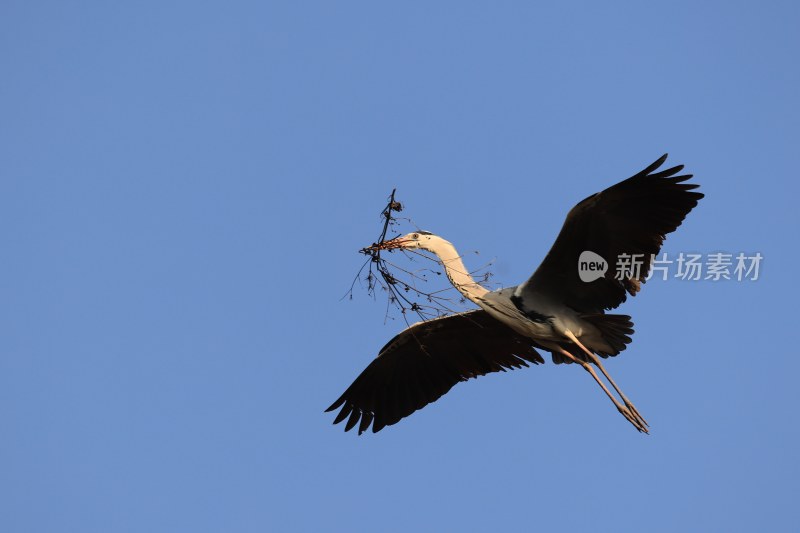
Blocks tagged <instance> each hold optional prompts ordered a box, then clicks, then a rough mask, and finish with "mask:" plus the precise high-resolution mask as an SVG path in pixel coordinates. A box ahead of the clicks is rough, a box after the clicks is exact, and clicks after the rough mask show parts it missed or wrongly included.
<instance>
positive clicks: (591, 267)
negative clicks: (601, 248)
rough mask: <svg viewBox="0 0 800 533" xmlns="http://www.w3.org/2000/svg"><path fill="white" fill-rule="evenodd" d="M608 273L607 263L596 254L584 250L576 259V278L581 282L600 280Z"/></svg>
mask: <svg viewBox="0 0 800 533" xmlns="http://www.w3.org/2000/svg"><path fill="white" fill-rule="evenodd" d="M607 271H608V263H607V262H606V260H605V259H603V258H602V257H600V256H599V255H597V254H596V253H594V252H592V251H589V250H586V251H583V252H581V255H580V257H579V258H578V276H580V278H581V281H584V282H586V283H590V282H592V281H594V280H596V279H600V278H602V277H603V276H604V275H605V273H606V272H607Z"/></svg>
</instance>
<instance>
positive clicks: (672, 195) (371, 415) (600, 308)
mask: <svg viewBox="0 0 800 533" xmlns="http://www.w3.org/2000/svg"><path fill="white" fill-rule="evenodd" d="M665 159H666V155H665V156H663V157H662V158H661V159H659V160H658V161H656V162H655V163H653V164H652V165H650V166H649V167H648V168H646V169H645V170H643V171H642V172H640V173H638V174H636V175H634V176H632V177H631V178H629V179H627V180H625V181H622V182H620V183H618V184H616V185H614V186H612V187H609V188H608V189H606V190H605V191H603V192H601V193H597V194H594V195H592V196H590V197H588V198H586V199H585V200H583V201H582V202H580V203H579V204H577V205H576V206H575V207H574V208H573V209H572V210H571V211H570V212H569V214H568V215H567V219H566V221H565V223H564V226H563V228H562V230H561V232H560V234H559V236H558V238H557V239H556V242H555V243H554V244H553V247H552V248H551V250H550V252H549V253H548V254H547V256H546V257H545V259H544V261H543V262H542V264H541V265H540V266H539V268H538V269H537V270H536V272H534V274H533V275H532V276H531V277H530V278H529V279H528V280H527V281H525V282H524V283H522V284H520V285H519V286H516V287H508V288H504V289H500V290H497V291H491V292H490V291H488V290H487V289H485V288H484V287H482V286H481V285H480V284H478V283H477V282H476V281H475V280H474V279H472V277H471V276H470V275H469V273H468V271H467V269H466V268H465V266H464V263H463V261H462V260H461V256H460V255H459V253H458V252H457V250H456V248H455V247H454V246H453V244H452V243H450V242H449V241H447V240H445V239H443V238H442V237H439V236H437V235H434V234H432V233H429V232H424V231H418V232H414V233H410V234H408V235H405V236H403V237H398V238H396V239H392V240H390V241H385V242H382V243H378V244H376V245H374V247H376V248H379V249H386V250H392V249H423V250H427V251H429V252H432V253H433V254H435V255H436V256H437V257H438V259H439V261H440V262H441V264H442V265H443V267H444V269H445V273H446V275H447V277H448V279H449V280H450V282H451V283H452V284H453V286H454V287H455V288H456V289H457V290H458V291H459V292H460V293H461V294H462V295H463V296H464V297H465V298H466V299H468V300H470V301H472V302H473V303H475V304H476V305H477V306H478V307H479V308H480V309H479V310H475V311H470V312H466V313H460V314H457V315H451V316H447V317H443V318H438V319H435V320H430V321H425V322H420V323H417V324H414V325H412V326H411V327H409V328H408V329H406V330H405V331H403V332H402V333H400V334H399V335H397V336H396V337H395V338H394V339H392V340H391V341H389V343H388V344H387V345H386V346H385V347H384V348H383V349H382V350H381V351H380V353H379V355H378V357H377V358H376V359H375V360H374V361H373V362H372V363H371V364H370V365H369V366H368V367H367V368H366V369H365V370H364V372H362V373H361V375H360V376H359V377H358V378H357V379H356V380H355V381H354V382H353V384H352V385H351V386H350V387H349V388H348V389H347V390H346V391H345V393H344V394H343V395H342V396H341V397H340V398H339V399H338V400H337V401H336V402H334V404H333V405H331V406H330V407H329V408H328V411H331V410H333V409H336V408H338V407H342V409H341V411H340V413H339V415H338V416H337V417H336V419H335V421H334V423H338V422H341V421H343V420H344V419H345V418H348V421H347V424H346V425H345V429H346V430H349V429H351V428H353V427H354V426H355V425H356V424H357V423H359V422H360V425H359V433H361V432H363V431H364V430H366V429H367V428H368V427H369V426H370V424H372V429H373V431H374V432H377V431H379V430H380V429H382V428H383V427H384V426H386V425H391V424H394V423H396V422H397V421H399V420H400V419H401V418H404V417H406V416H408V415H410V414H411V413H413V412H414V411H416V410H417V409H420V408H422V407H424V406H425V405H427V404H428V403H431V402H433V401H435V400H436V399H438V398H439V397H440V396H441V395H442V394H444V393H445V392H447V391H448V390H449V389H450V388H451V387H452V386H453V385H455V384H456V383H458V382H459V381H465V380H467V379H469V378H471V377H477V376H479V375H484V374H486V373H489V372H495V371H505V370H506V369H508V368H518V367H521V366H527V363H533V364H539V363H543V362H544V360H543V359H542V357H541V356H540V355H539V353H538V352H537V351H536V348H539V349H544V350H546V351H549V352H550V353H551V354H552V357H553V361H554V362H555V363H576V364H579V365H581V366H582V367H583V368H584V369H585V370H586V371H587V372H589V373H590V374H591V375H592V377H593V378H594V379H595V381H597V383H598V384H599V385H600V386H601V387H602V388H603V390H604V391H605V393H606V394H607V395H608V396H609V398H610V399H611V400H612V402H614V404H615V406H616V407H617V409H618V410H619V411H620V413H622V414H623V416H625V418H626V419H627V420H628V421H629V422H630V423H631V424H633V425H634V427H636V429H637V430H639V431H642V432H647V422H646V421H645V420H644V418H643V417H642V416H641V415H640V414H639V413H638V411H637V410H636V408H635V407H634V406H633V404H632V403H631V402H630V401H629V400H628V399H627V398H626V397H625V395H624V394H623V393H622V391H621V390H620V389H619V387H617V385H616V384H615V383H614V381H613V380H612V379H611V377H610V376H609V375H608V373H607V372H606V371H605V369H604V368H603V365H602V363H601V362H600V360H599V359H598V356H599V357H602V358H605V357H608V356H614V355H617V354H619V353H620V352H621V351H622V350H624V349H625V348H626V345H627V344H628V343H629V342H630V341H631V338H630V335H631V334H633V323H632V322H631V321H630V317H629V316H627V315H617V314H606V313H605V311H607V310H610V309H613V308H616V307H617V306H619V305H620V304H621V303H622V302H624V301H625V299H626V297H627V294H630V295H632V296H633V295H635V294H636V292H638V290H639V289H640V287H641V283H642V282H643V281H644V280H645V279H646V276H647V274H648V272H649V270H650V267H651V265H652V260H653V256H654V255H655V254H657V253H658V251H659V250H660V247H661V244H662V242H663V240H664V237H665V236H666V235H667V234H668V233H670V232H672V231H674V230H675V229H676V228H677V227H678V226H679V225H680V223H681V222H682V221H683V218H684V217H685V216H686V214H688V212H689V211H691V209H692V208H693V207H694V206H695V205H696V204H697V202H698V201H699V200H700V198H702V197H703V195H702V194H700V193H697V192H693V191H692V189H695V188H696V187H697V185H694V184H687V183H684V182H685V181H686V180H688V179H689V178H691V175H683V176H676V175H675V174H677V173H678V172H679V171H680V170H681V169H682V168H683V167H682V166H677V167H673V168H670V169H667V170H664V171H661V172H658V173H653V171H654V170H656V169H657V168H658V167H659V166H660V165H661V164H662V163H663V162H664V160H665ZM585 251H590V252H592V253H593V254H595V255H599V256H600V257H601V258H604V259H605V260H607V261H608V260H614V261H616V260H617V258H619V257H623V256H624V257H630V256H636V255H641V256H642V257H641V260H642V264H641V268H640V270H639V271H638V272H634V271H631V272H623V274H624V275H620V272H618V271H616V270H611V269H608V270H607V271H605V272H604V273H603V274H602V275H601V276H600V277H598V278H597V279H594V280H592V281H589V282H587V281H585V280H583V279H581V277H580V275H579V270H578V268H579V258H580V257H581V254H582V253H583V252H585ZM592 365H594V366H595V367H597V368H599V369H600V371H601V372H602V374H603V375H604V376H605V377H606V379H607V380H608V381H609V383H610V384H611V386H612V388H613V389H614V390H615V391H616V392H617V393H618V395H619V397H620V398H621V399H622V401H621V402H620V401H619V400H617V398H616V397H614V395H613V394H611V392H610V391H609V390H608V388H607V387H606V386H605V384H604V383H603V382H602V380H601V379H600V378H599V376H598V375H597V374H596V373H595V371H594V368H593V366H592Z"/></svg>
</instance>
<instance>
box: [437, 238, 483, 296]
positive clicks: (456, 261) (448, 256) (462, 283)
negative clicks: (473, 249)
mask: <svg viewBox="0 0 800 533" xmlns="http://www.w3.org/2000/svg"><path fill="white" fill-rule="evenodd" d="M430 251H431V252H433V253H434V254H436V255H437V256H438V257H439V260H440V261H441V262H442V266H444V272H445V274H446V275H447V277H448V279H449V280H450V283H452V284H453V287H455V288H456V289H457V290H458V292H460V293H461V294H463V295H464V297H465V298H466V299H468V300H470V301H472V302H474V303H478V299H479V298H481V297H482V296H483V295H484V294H486V293H487V292H489V291H488V290H486V289H484V288H483V287H481V286H480V285H479V284H478V282H477V281H475V280H474V279H472V276H470V275H469V271H467V268H466V267H465V266H464V261H462V260H461V256H460V255H459V253H458V252H457V251H456V249H455V247H454V246H453V245H452V244H450V243H449V242H447V241H445V240H444V239H442V240H440V241H437V242H436V244H435V246H431V249H430Z"/></svg>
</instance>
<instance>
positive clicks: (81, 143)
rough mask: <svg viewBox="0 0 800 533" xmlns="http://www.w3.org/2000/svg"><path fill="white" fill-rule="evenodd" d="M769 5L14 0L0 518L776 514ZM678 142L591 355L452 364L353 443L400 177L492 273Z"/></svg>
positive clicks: (777, 208)
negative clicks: (578, 363)
mask: <svg viewBox="0 0 800 533" xmlns="http://www.w3.org/2000/svg"><path fill="white" fill-rule="evenodd" d="M799 22H800V20H799V17H798V8H797V6H796V4H794V3H791V2H770V3H762V4H758V5H757V4H755V3H744V2H709V3H704V4H703V5H698V3H695V2H680V3H675V2H673V3H669V4H662V5H658V6H655V5H652V6H651V5H644V4H643V3H640V2H627V3H590V2H585V3H580V2H569V3H567V2H564V3H560V4H558V5H557V6H550V7H547V6H542V5H535V4H533V3H527V2H503V3H500V4H495V5H490V4H488V3H470V2H467V3H465V2H439V3H435V4H433V3H412V4H410V5H399V4H397V3H395V4H394V5H388V4H387V3H381V5H375V3H368V2H363V3H353V2H321V3H300V2H267V3H262V2H225V3H221V2H220V3H208V2H203V3H196V2H151V3H133V4H127V5H123V4H120V3H102V2H96V3H93V2H73V3H68V2H49V3H48V2H44V3H41V2H14V1H7V2H3V4H2V6H0V71H2V73H3V75H2V80H3V81H2V82H1V83H0V246H2V252H3V253H2V268H1V269H0V272H1V273H2V275H1V276H0V295H1V297H0V332H2V334H1V335H0V427H2V433H3V438H2V439H0V470H1V471H2V476H0V502H2V503H0V529H2V530H3V531H14V532H28V531H30V532H44V531H80V532H84V533H85V532H93V531H97V532H101V531H102V532H107V531H114V532H125V531H148V532H153V531H196V532H200V531H209V532H211V531H245V532H247V531H351V530H358V529H361V530H377V531H447V530H451V531H452V530H459V531H487V530H502V531H530V530H532V529H534V528H536V529H540V530H543V531H550V530H556V529H559V530H563V531H585V530H587V529H592V530H598V531H612V530H613V531H641V530H643V529H646V530H650V531H676V530H685V531H753V530H770V531H781V530H784V531H787V530H791V529H793V528H794V527H796V524H797V522H798V520H799V519H800V516H798V512H797V504H796V499H797V494H798V491H799V489H800V487H798V481H797V480H798V475H800V472H799V471H798V470H799V469H798V458H797V450H798V449H800V438H799V435H798V415H797V410H796V406H797V404H798V401H799V400H800V394H799V393H798V386H797V376H798V371H800V363H798V358H797V357H796V354H797V350H796V348H795V347H794V346H793V342H794V339H793V335H792V334H793V333H794V331H795V330H796V325H795V319H796V313H795V308H794V304H795V301H796V300H797V296H798V294H797V289H796V284H795V283H796V268H797V265H798V264H800V263H799V262H798V261H799V260H800V257H798V253H797V249H796V248H795V247H794V246H795V245H796V243H797V238H796V234H795V233H796V231H797V229H798V226H799V225H798V222H800V215H799V214H798V209H797V200H796V198H797V194H798V192H799V191H798V185H797V183H798V180H797V171H796V166H797V165H796V162H795V159H796V151H797V148H798V142H799V141H800V135H798V124H800V106H798V105H797V95H798V93H800V71H799V70H798V67H797V57H796V55H797V51H798V50H800V37H798V32H797V27H798V23H799ZM664 152H669V153H670V161H671V162H674V163H676V164H677V163H684V164H686V165H687V167H688V169H689V170H690V171H691V172H693V173H695V175H696V176H697V177H696V181H697V182H698V183H700V184H701V185H702V191H703V192H705V193H706V198H705V199H704V200H703V201H702V202H701V204H700V205H699V207H698V208H697V209H696V210H695V211H694V212H693V213H692V214H691V215H690V216H689V218H688V219H687V220H686V222H685V223H684V225H683V226H682V227H681V228H680V229H679V230H678V232H677V233H675V234H673V235H672V236H671V237H670V238H669V239H668V240H667V243H666V246H665V248H664V249H665V250H666V251H667V252H670V253H678V252H681V251H684V252H698V253H712V252H719V251H722V252H730V253H738V252H746V253H755V252H760V253H761V254H762V255H763V256H764V262H763V264H762V268H761V273H760V274H761V278H760V279H759V280H758V281H756V282H749V283H748V282H742V283H738V282H732V281H729V282H719V283H712V282H710V281H707V282H703V281H698V282H682V281H679V280H670V281H667V282H661V283H659V282H656V281H653V282H651V283H649V284H648V285H646V286H645V288H644V290H643V292H642V293H641V294H640V296H638V297H637V298H636V299H635V301H630V302H628V303H627V304H625V305H624V306H623V307H622V308H621V312H624V313H628V314H631V315H633V318H634V321H635V323H636V334H635V336H634V342H633V344H632V345H631V346H630V347H629V349H628V350H627V351H626V352H625V353H624V354H622V355H621V356H620V357H617V358H616V359H614V360H612V361H610V362H609V363H608V364H607V368H608V369H609V370H610V372H611V373H612V375H613V376H614V377H615V379H616V380H617V382H618V383H620V385H621V386H622V387H623V389H624V390H625V391H626V393H627V394H628V395H629V396H630V397H631V398H632V399H633V401H634V402H635V403H636V405H637V407H638V408H639V409H640V411H641V412H642V413H643V414H644V415H645V417H646V418H647V419H648V420H649V422H650V423H651V425H652V435H650V436H649V437H648V436H642V435H639V434H637V433H636V431H634V430H633V428H631V427H630V426H629V424H628V423H627V422H626V421H625V420H624V419H623V418H622V417H621V416H620V415H619V414H618V413H617V412H616V411H615V410H614V409H613V406H611V404H610V403H609V402H608V400H607V399H606V398H604V397H603V395H602V393H601V391H600V390H599V389H598V388H597V387H596V385H594V383H593V382H592V381H591V380H590V379H589V377H588V376H586V375H585V373H584V372H582V371H580V369H577V368H575V367H564V366H559V367H556V366H555V365H553V364H552V363H550V362H548V364H546V365H544V366H540V367H537V368H531V369H526V370H523V371H516V372H513V373H508V374H502V375H492V376H489V377H486V378H481V379H480V380H477V381H470V382H469V383H467V384H462V385H459V386H457V387H455V388H454V389H453V390H452V391H451V392H450V393H449V394H448V395H446V396H445V397H444V398H442V399H441V400H440V401H439V402H437V403H435V404H433V405H431V406H429V407H427V408H426V409H424V410H423V411H421V412H419V413H416V414H415V415H414V416H412V417H410V418H409V419H406V420H404V421H402V422H401V423H400V424H398V425H396V426H393V427H390V428H387V429H385V430H384V431H382V432H381V433H379V434H377V435H371V434H370V435H366V436H362V437H360V438H358V437H356V436H355V435H353V434H350V433H348V434H345V433H343V432H342V430H341V426H337V427H333V426H331V421H332V418H333V417H332V416H330V415H329V414H324V413H323V409H324V408H325V407H327V406H328V405H329V404H330V403H331V402H332V401H333V400H334V399H335V398H336V397H338V395H339V394H340V393H341V392H342V390H343V389H344V388H345V387H346V386H347V385H348V384H349V383H350V382H351V380H352V379H353V378H354V377H355V376H356V375H357V374H358V372H360V371H361V370H362V369H363V367H364V366H365V365H366V364H367V363H368V362H369V361H370V360H371V359H372V358H373V357H374V356H375V355H376V353H377V350H378V349H379V348H380V347H381V346H382V345H383V344H384V342H385V341H386V340H387V339H389V338H390V337H392V336H393V335H394V334H395V333H396V332H397V331H398V330H399V329H400V328H401V327H402V321H401V320H397V319H396V320H389V321H386V322H385V320H384V310H385V300H383V299H381V298H378V299H377V300H372V299H370V298H369V297H367V295H366V294H365V293H364V292H363V291H358V290H357V291H356V293H355V298H354V299H353V300H352V301H347V300H345V301H341V300H340V298H341V296H342V294H344V292H345V291H346V290H347V288H348V287H349V285H350V282H351V280H352V276H353V275H354V274H355V272H356V271H357V269H358V267H359V266H360V264H361V260H362V257H361V256H359V255H358V254H357V253H356V251H357V250H358V249H359V248H360V247H362V246H364V245H366V244H369V243H370V242H371V241H372V239H374V237H375V235H376V233H377V232H378V229H379V220H378V217H377V212H378V211H379V210H380V208H381V206H382V204H383V202H384V201H385V198H386V195H387V194H388V193H389V192H390V191H391V189H392V188H393V187H397V188H398V197H399V198H400V199H401V200H402V201H403V202H404V203H405V205H406V211H405V213H406V214H407V215H408V216H410V217H411V218H412V219H413V220H414V222H415V223H416V224H418V225H419V226H420V227H423V228H425V229H428V230H430V231H434V232H436V233H438V234H441V235H443V236H445V237H446V238H448V239H449V240H451V241H452V242H453V243H455V244H456V246H458V247H459V249H461V250H464V251H472V250H477V251H479V252H480V256H478V257H470V256H468V259H467V262H468V263H469V265H468V266H471V267H477V266H480V265H482V264H483V263H485V262H486V261H488V260H490V259H495V262H494V264H493V266H492V270H493V273H494V274H495V277H494V280H495V281H497V282H498V283H502V284H504V285H514V284H516V283H519V282H520V281H522V280H524V279H525V278H526V277H527V276H528V275H530V273H531V272H532V271H533V270H534V268H535V267H536V265H537V264H538V262H539V261H540V260H541V259H542V257H543V256H544V254H545V253H546V251H547V249H548V248H549V246H550V244H551V243H552V241H553V239H554V238H555V235H556V234H557V232H558V229H559V228H560V226H561V223H562V221H563V217H564V216H565V214H566V212H567V211H568V210H569V208H570V207H572V205H574V204H575V203H576V202H577V201H579V200H581V199H582V198H584V197H585V196H587V195H589V194H591V193H592V192H595V191H598V190H601V189H602V188H605V187H606V186H608V185H610V184H612V183H614V182H616V181H618V180H620V179H622V178H625V177H628V176H629V175H631V174H633V173H634V172H636V171H638V170H640V169H641V168H643V167H644V166H645V165H647V164H648V163H650V162H651V161H653V160H655V159H656V158H657V157H658V156H660V155H661V154H662V153H664Z"/></svg>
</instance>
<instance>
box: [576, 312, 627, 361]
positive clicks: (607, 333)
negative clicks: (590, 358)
mask: <svg viewBox="0 0 800 533" xmlns="http://www.w3.org/2000/svg"><path fill="white" fill-rule="evenodd" d="M581 318H582V319H584V320H586V321H587V322H589V323H590V324H591V325H593V326H594V327H595V328H597V329H598V330H599V331H600V335H602V337H603V340H605V341H606V344H608V346H609V347H610V348H611V350H597V349H595V350H594V351H595V353H597V355H599V356H600V357H604V358H605V357H608V356H614V355H617V354H618V353H620V352H621V351H622V350H624V349H625V347H626V345H627V344H628V343H629V342H631V335H633V322H632V321H631V317H629V316H628V315H604V314H592V315H581Z"/></svg>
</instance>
